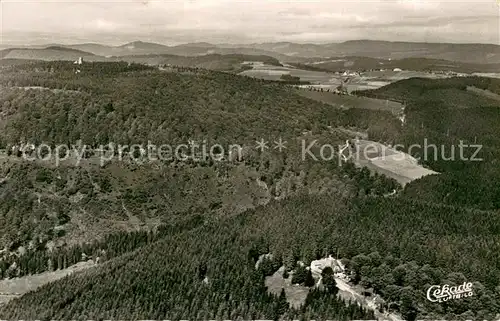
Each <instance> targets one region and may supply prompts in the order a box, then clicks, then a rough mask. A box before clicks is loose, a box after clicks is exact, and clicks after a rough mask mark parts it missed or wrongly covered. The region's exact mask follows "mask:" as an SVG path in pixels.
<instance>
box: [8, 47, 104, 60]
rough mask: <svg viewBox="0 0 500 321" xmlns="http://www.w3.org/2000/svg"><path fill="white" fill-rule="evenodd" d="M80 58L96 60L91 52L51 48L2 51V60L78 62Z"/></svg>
mask: <svg viewBox="0 0 500 321" xmlns="http://www.w3.org/2000/svg"><path fill="white" fill-rule="evenodd" d="M79 57H83V58H91V59H95V58H96V57H95V55H94V54H93V53H90V52H86V51H82V50H77V49H71V48H65V47H60V46H50V47H47V48H42V49H29V48H11V49H4V50H2V51H0V58H2V59H27V60H77V59H78V58H79Z"/></svg>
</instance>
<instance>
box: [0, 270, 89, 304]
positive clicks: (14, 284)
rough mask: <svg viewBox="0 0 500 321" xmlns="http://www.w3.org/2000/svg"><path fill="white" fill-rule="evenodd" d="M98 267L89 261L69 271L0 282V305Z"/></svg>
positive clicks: (58, 271) (45, 273)
mask: <svg viewBox="0 0 500 321" xmlns="http://www.w3.org/2000/svg"><path fill="white" fill-rule="evenodd" d="M94 266H96V264H95V263H94V261H92V260H89V261H86V262H80V263H77V264H75V265H72V266H70V267H68V268H67V269H63V270H57V271H53V272H44V273H40V274H34V275H28V276H24V277H21V278H14V279H6V280H1V281H0V304H3V303H6V302H8V301H10V300H12V299H15V298H17V297H20V296H21V295H23V294H25V293H27V292H30V291H33V290H36V289H37V288H39V287H41V286H42V285H45V284H47V283H50V282H54V281H57V280H59V279H62V278H63V277H65V276H68V275H70V274H72V273H75V272H79V271H83V270H85V269H88V268H91V267H94Z"/></svg>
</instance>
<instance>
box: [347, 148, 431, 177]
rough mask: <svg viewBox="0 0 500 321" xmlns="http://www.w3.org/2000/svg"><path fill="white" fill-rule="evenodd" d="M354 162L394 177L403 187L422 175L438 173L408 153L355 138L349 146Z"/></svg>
mask: <svg viewBox="0 0 500 321" xmlns="http://www.w3.org/2000/svg"><path fill="white" fill-rule="evenodd" d="M351 149H352V151H351V152H352V153H353V157H354V159H355V163H356V165H358V166H366V167H367V168H368V169H370V170H371V171H374V172H377V173H379V174H384V175H385V176H387V177H391V178H393V179H395V180H396V181H397V182H398V183H400V184H401V185H402V186H403V187H404V186H405V185H406V184H408V183H410V182H411V181H414V180H416V179H419V178H421V177H423V176H427V175H433V174H439V173H437V172H434V171H432V170H429V169H427V168H425V167H423V166H421V165H419V164H418V161H417V159H415V158H414V157H412V156H411V155H409V154H406V153H403V152H400V151H397V150H395V149H393V148H391V147H390V146H385V145H384V144H381V143H378V142H373V141H369V140H355V141H353V143H352V146H351Z"/></svg>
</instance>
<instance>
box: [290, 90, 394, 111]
mask: <svg viewBox="0 0 500 321" xmlns="http://www.w3.org/2000/svg"><path fill="white" fill-rule="evenodd" d="M297 93H298V94H299V95H301V96H303V97H307V98H309V99H312V100H316V101H319V102H322V103H325V104H328V105H331V106H334V107H337V108H361V109H371V110H386V111H389V112H391V113H392V114H393V115H399V114H400V113H402V112H403V104H401V103H398V102H395V101H390V100H381V99H375V98H368V97H358V96H348V95H337V94H335V93H332V92H325V91H323V92H321V91H312V90H308V89H299V90H297Z"/></svg>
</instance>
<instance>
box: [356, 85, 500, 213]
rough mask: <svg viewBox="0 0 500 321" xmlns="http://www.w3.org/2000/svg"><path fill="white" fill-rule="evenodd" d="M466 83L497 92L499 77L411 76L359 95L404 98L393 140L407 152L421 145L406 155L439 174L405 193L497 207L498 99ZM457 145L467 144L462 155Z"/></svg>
mask: <svg viewBox="0 0 500 321" xmlns="http://www.w3.org/2000/svg"><path fill="white" fill-rule="evenodd" d="M470 87H475V88H480V89H484V90H488V91H489V92H491V93H496V94H498V93H500V80H499V79H493V78H480V77H465V78H450V79H439V80H431V79H419V78H413V79H408V80H403V81H399V82H396V83H393V84H390V85H388V86H385V87H383V88H380V89H377V90H368V91H361V92H358V93H357V94H360V95H365V96H369V97H374V98H382V99H394V100H398V101H404V102H405V104H406V108H405V116H406V123H405V125H404V126H403V130H402V131H401V134H400V135H399V136H398V137H395V138H394V140H392V142H393V143H398V144H401V145H403V146H404V148H405V149H406V150H407V151H409V147H410V146H411V145H412V144H420V145H421V148H413V149H412V150H411V151H410V153H411V154H413V155H414V156H415V157H417V158H419V159H421V163H422V164H424V165H426V166H429V167H430V168H432V169H433V170H435V171H438V172H442V173H443V175H439V176H429V177H425V178H423V179H421V180H420V181H418V182H414V183H412V184H410V185H409V186H408V187H407V189H406V191H405V192H406V193H407V194H408V195H409V196H413V197H418V198H424V199H427V200H429V201H434V202H439V203H441V202H442V203H444V204H449V205H457V206H474V207H477V208H481V209H499V208H500V203H499V202H500V184H498V182H499V181H500V170H499V163H498V161H499V159H500V135H499V132H500V101H498V100H495V99H491V98H489V97H487V96H483V95H480V94H478V93H477V92H475V91H471V90H468V88H470ZM460 144H462V145H465V146H468V147H463V148H462V150H463V152H462V155H463V156H461V151H460ZM431 145H434V146H436V147H431ZM425 146H428V148H424V147H425ZM476 151H477V153H476Z"/></svg>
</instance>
